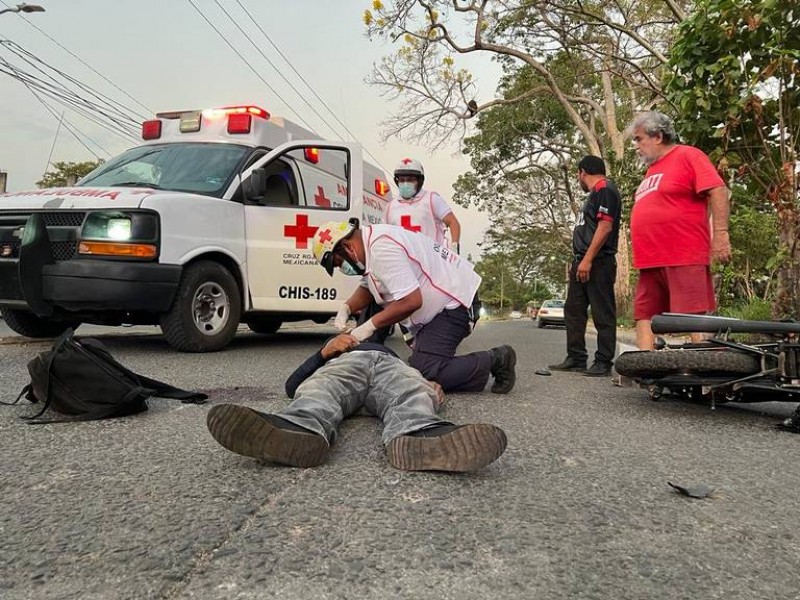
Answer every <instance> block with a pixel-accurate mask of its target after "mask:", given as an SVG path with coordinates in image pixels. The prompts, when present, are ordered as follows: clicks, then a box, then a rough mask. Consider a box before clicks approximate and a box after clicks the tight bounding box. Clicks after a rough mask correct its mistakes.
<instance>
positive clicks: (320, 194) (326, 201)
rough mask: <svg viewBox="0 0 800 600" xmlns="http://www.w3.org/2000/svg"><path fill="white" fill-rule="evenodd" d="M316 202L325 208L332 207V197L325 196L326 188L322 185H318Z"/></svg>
mask: <svg viewBox="0 0 800 600" xmlns="http://www.w3.org/2000/svg"><path fill="white" fill-rule="evenodd" d="M314 204H316V205H317V206H322V207H325V208H330V207H331V199H330V198H326V197H325V190H323V189H322V186H321V185H318V186H317V193H316V194H314Z"/></svg>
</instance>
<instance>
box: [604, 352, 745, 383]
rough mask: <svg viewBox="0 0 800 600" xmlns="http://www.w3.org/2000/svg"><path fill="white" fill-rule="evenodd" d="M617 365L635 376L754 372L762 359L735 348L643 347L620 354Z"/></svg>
mask: <svg viewBox="0 0 800 600" xmlns="http://www.w3.org/2000/svg"><path fill="white" fill-rule="evenodd" d="M614 368H615V369H616V371H617V373H619V374H620V375H624V376H625V377H632V378H634V379H635V378H643V379H653V378H656V377H663V376H665V375H675V374H678V373H684V374H700V373H703V374H731V375H752V374H753V373H758V372H759V371H760V370H761V361H760V360H759V359H758V357H756V356H755V355H752V354H745V353H744V352H736V351H735V350H724V349H721V350H649V351H648V350H642V351H636V352H624V353H622V354H620V355H619V356H618V357H617V360H616V361H615V362H614Z"/></svg>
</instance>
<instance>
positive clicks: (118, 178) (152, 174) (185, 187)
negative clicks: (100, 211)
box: [78, 144, 251, 197]
mask: <svg viewBox="0 0 800 600" xmlns="http://www.w3.org/2000/svg"><path fill="white" fill-rule="evenodd" d="M250 151H251V149H250V148H248V147H247V146H235V145H232V144H159V145H151V146H140V147H139V148H132V149H130V150H128V151H127V152H124V153H122V154H120V155H119V156H117V157H115V158H113V159H111V160H110V161H108V162H107V163H104V164H102V165H100V166H99V167H98V168H96V169H95V170H94V171H92V172H91V173H89V174H88V175H87V176H86V177H84V178H83V179H82V180H81V182H80V183H79V184H78V185H79V186H88V185H91V186H93V187H113V186H126V187H149V188H153V189H159V190H174V191H181V192H193V193H196V194H204V195H207V196H216V197H221V196H222V195H223V194H224V193H225V190H226V189H227V188H228V186H229V185H230V182H231V179H232V178H233V176H234V175H235V174H236V171H237V168H238V167H239V165H240V164H242V162H243V161H244V160H245V158H246V157H247V156H248V155H249V153H250Z"/></svg>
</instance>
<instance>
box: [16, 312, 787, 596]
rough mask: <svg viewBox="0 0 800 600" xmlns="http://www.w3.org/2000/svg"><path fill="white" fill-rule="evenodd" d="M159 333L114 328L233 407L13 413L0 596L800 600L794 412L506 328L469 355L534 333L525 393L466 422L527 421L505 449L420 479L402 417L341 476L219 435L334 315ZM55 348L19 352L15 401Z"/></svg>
mask: <svg viewBox="0 0 800 600" xmlns="http://www.w3.org/2000/svg"><path fill="white" fill-rule="evenodd" d="M117 331H119V330H117ZM137 331H139V330H131V331H125V330H123V333H127V335H114V336H111V337H105V338H104V341H105V342H106V343H107V345H108V346H109V347H110V349H111V350H112V352H113V353H114V354H115V356H116V357H117V358H118V359H119V360H120V361H121V362H123V363H124V364H126V365H128V366H129V367H131V368H133V369H134V370H137V371H139V372H141V373H144V374H148V375H150V376H152V377H156V378H160V379H164V380H166V381H169V382H171V383H174V384H175V385H178V386H181V387H187V388H194V389H202V390H205V391H207V392H208V393H209V394H210V395H211V398H212V402H211V403H209V404H206V405H203V406H195V405H181V404H179V403H177V402H175V401H167V400H159V399H157V400H153V401H151V409H150V411H148V412H146V413H143V414H141V415H137V416H134V417H129V418H125V419H118V420H110V421H102V422H90V423H79V424H53V425H37V426H31V425H26V424H24V423H23V422H22V421H20V420H19V419H17V415H19V414H20V413H22V412H25V411H29V410H30V407H0V477H1V479H0V540H2V543H1V545H0V598H3V599H4V600H23V599H24V600H27V599H40V598H42V599H54V600H55V599H58V600H62V599H68V598H75V599H81V600H91V599H123V598H125V599H127V598H130V599H136V600H141V599H145V598H158V599H173V598H187V599H188V598H195V599H204V600H205V599H209V600H210V599H219V598H283V599H306V598H320V599H328V598H342V599H344V598H347V599H352V598H375V599H384V598H414V599H417V598H420V599H427V598H431V599H436V600H445V599H451V598H452V599H459V600H461V599H471V598H480V599H484V598H525V599H528V598H548V599H550V598H631V599H642V598H659V599H660V598H725V599H738V598H741V599H748V600H751V599H756V598H770V599H775V598H800V569H798V565H800V527H798V523H799V522H800V518H799V517H798V515H800V495H798V489H800V461H798V460H797V456H798V450H800V436H797V435H792V434H787V433H780V432H777V431H775V430H774V429H773V427H772V426H773V425H774V423H775V422H776V421H777V420H778V418H779V417H780V416H782V415H786V414H789V413H790V412H791V411H792V410H793V409H794V405H770V406H760V407H759V408H765V409H767V412H768V413H769V414H766V415H765V414H762V413H761V412H760V410H756V411H753V410H742V409H740V408H738V407H731V406H727V405H726V406H722V407H719V408H717V410H715V411H711V410H710V409H709V408H708V407H705V406H699V405H692V404H686V403H680V402H677V401H663V402H659V403H653V402H650V401H648V400H647V398H646V394H645V392H644V391H643V390H639V389H632V388H617V387H614V386H612V385H611V382H610V380H608V379H599V380H598V379H592V378H586V377H582V376H580V375H577V374H565V373H555V374H554V375H553V376H551V377H543V376H538V375H535V374H534V370H535V369H536V368H539V367H541V366H543V365H546V364H547V363H549V362H556V361H558V360H560V359H561V358H563V356H562V353H563V348H564V336H565V334H564V331H563V330H560V329H545V330H539V329H536V328H535V327H534V325H533V323H532V322H531V321H530V320H520V321H505V322H495V323H486V324H481V325H480V326H479V328H478V330H477V331H476V332H475V334H474V335H473V336H472V337H471V338H470V339H469V340H468V341H467V342H466V343H465V344H464V348H463V349H464V350H473V349H481V348H486V347H489V346H493V345H497V344H499V343H503V342H507V343H511V344H513V345H514V346H515V347H516V348H517V351H518V354H519V364H518V372H519V378H518V382H517V387H516V388H515V390H514V391H513V392H512V393H511V394H509V395H508V396H495V395H492V394H490V393H485V394H461V395H452V396H450V397H449V402H448V405H447V406H446V408H445V413H444V414H445V415H446V418H448V419H451V420H453V421H455V422H459V423H465V422H481V421H482V422H491V423H495V424H497V425H499V426H501V427H502V428H503V429H505V431H506V432H507V434H508V439H509V446H508V450H507V451H506V453H505V454H504V455H503V456H502V457H501V458H500V459H499V460H498V461H497V462H496V463H494V464H493V465H491V466H490V467H488V468H487V469H485V470H483V471H481V472H478V473H474V474H466V475H448V474H425V473H406V472H400V471H396V470H394V469H392V468H391V467H390V466H389V465H388V464H387V462H386V458H385V455H384V451H383V448H382V446H381V443H380V437H379V428H380V425H379V423H378V422H377V421H376V420H374V419H370V418H358V419H352V420H349V421H347V422H346V423H345V425H344V427H343V428H342V430H341V436H340V438H339V439H338V440H337V442H336V444H335V447H334V450H333V452H332V454H331V457H330V460H329V462H328V463H327V464H325V465H324V466H322V467H319V468H315V469H307V470H300V469H291V468H281V467H274V466H268V465H265V464H260V463H258V462H257V461H254V460H251V459H247V458H244V457H240V456H237V455H235V454H232V453H230V452H228V451H226V450H225V449H223V448H222V447H221V446H219V445H217V444H216V442H215V441H214V440H213V439H212V438H211V436H210V435H209V434H208V432H207V430H206V428H205V416H206V413H207V412H208V410H209V408H210V407H211V406H212V405H213V404H214V403H219V402H240V403H246V404H248V405H250V406H253V407H255V408H258V409H260V410H265V411H270V410H275V409H277V408H278V407H280V406H283V405H284V403H285V402H286V400H285V398H284V396H283V382H284V379H285V377H286V376H287V375H288V374H289V373H290V372H291V371H292V369H293V368H294V367H295V366H296V365H297V364H299V363H300V361H301V360H302V359H304V358H305V357H306V356H307V355H308V354H310V353H311V352H312V351H314V350H315V349H316V348H317V347H319V345H321V343H322V341H323V340H324V339H325V338H326V337H327V335H329V334H330V333H332V329H330V328H326V327H306V328H302V327H301V328H295V329H293V330H291V331H287V332H280V333H279V334H277V335H274V336H263V337H262V336H257V335H255V334H242V335H240V336H238V337H237V339H236V340H235V342H234V343H233V344H232V346H231V347H230V348H229V349H227V350H226V351H224V352H220V353H216V354H205V355H187V354H177V353H174V352H172V351H171V350H170V349H169V348H168V346H167V345H166V343H165V342H164V341H163V340H162V339H161V338H160V337H158V336H155V335H140V334H137V333H136V332H137ZM145 331H147V330H145ZM398 341H399V338H395V339H394V341H393V345H397V342H398ZM47 346H48V344H46V343H29V342H21V341H20V340H19V339H14V338H11V339H9V338H5V339H4V341H3V342H2V343H0V371H1V372H2V374H3V377H2V382H3V385H2V393H1V394H0V398H2V399H4V400H9V399H13V397H14V396H15V395H16V391H17V390H18V389H19V388H21V387H22V385H23V384H24V383H26V381H27V376H26V371H25V363H26V361H27V360H28V359H30V358H31V357H32V356H34V355H35V354H36V353H37V352H40V351H42V350H44V349H45V348H46V347H47ZM667 481H672V482H675V483H679V484H683V485H692V484H698V483H704V484H707V485H709V486H711V487H713V488H714V492H713V494H712V495H711V497H709V498H707V499H703V500H693V499H689V498H686V497H682V496H679V495H678V494H676V493H674V492H673V491H671V489H670V488H669V487H668V485H667Z"/></svg>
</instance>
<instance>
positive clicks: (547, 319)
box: [536, 298, 564, 328]
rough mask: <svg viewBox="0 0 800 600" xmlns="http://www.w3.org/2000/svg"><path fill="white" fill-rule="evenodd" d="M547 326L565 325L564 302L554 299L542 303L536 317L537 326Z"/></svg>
mask: <svg viewBox="0 0 800 600" xmlns="http://www.w3.org/2000/svg"><path fill="white" fill-rule="evenodd" d="M545 325H564V300H561V299H560V298H553V299H550V300H545V301H544V302H543V303H542V306H540V307H539V312H538V314H537V315H536V326H537V327H539V328H541V327H544V326H545Z"/></svg>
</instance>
